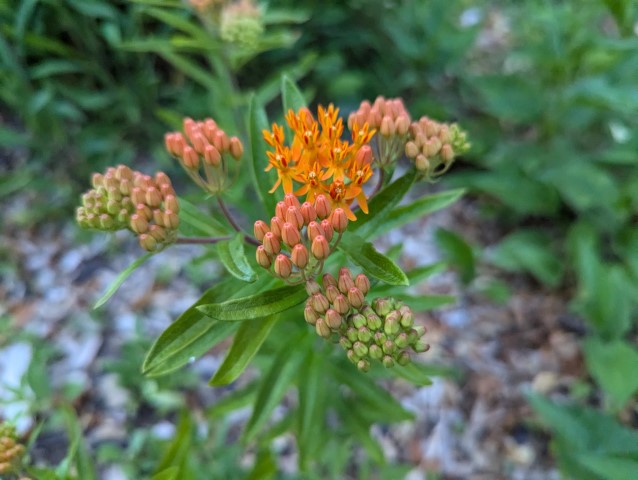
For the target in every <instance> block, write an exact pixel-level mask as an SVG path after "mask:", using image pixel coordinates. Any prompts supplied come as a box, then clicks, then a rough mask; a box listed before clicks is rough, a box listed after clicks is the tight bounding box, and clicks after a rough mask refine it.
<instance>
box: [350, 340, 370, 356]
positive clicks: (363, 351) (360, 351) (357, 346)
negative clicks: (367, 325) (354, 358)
mask: <svg viewBox="0 0 638 480" xmlns="http://www.w3.org/2000/svg"><path fill="white" fill-rule="evenodd" d="M352 349H353V350H354V353H356V354H357V355H358V356H359V357H365V356H366V355H367V354H368V347H367V346H366V345H365V344H364V343H363V342H354V345H353V346H352Z"/></svg>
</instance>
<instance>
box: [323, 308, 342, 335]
mask: <svg viewBox="0 0 638 480" xmlns="http://www.w3.org/2000/svg"><path fill="white" fill-rule="evenodd" d="M326 325H328V326H329V327H330V328H331V329H332V330H337V329H338V328H339V327H340V326H341V315H339V312H337V311H336V310H334V309H332V308H329V309H328V311H326Z"/></svg>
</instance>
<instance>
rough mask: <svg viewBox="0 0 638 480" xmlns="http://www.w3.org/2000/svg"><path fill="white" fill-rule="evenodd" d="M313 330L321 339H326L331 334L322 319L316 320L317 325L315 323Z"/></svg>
mask: <svg viewBox="0 0 638 480" xmlns="http://www.w3.org/2000/svg"><path fill="white" fill-rule="evenodd" d="M315 330H316V331H317V335H319V336H320V337H323V338H328V337H329V336H330V335H331V334H332V332H331V331H330V327H329V326H328V325H327V324H326V321H325V320H324V319H323V318H319V319H317V323H315Z"/></svg>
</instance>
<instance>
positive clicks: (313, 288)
mask: <svg viewBox="0 0 638 480" xmlns="http://www.w3.org/2000/svg"><path fill="white" fill-rule="evenodd" d="M320 292H321V286H320V285H319V284H318V283H317V282H316V281H315V280H312V279H311V280H308V281H307V282H306V293H307V294H308V296H310V295H314V294H315V293H320Z"/></svg>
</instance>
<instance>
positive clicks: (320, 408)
mask: <svg viewBox="0 0 638 480" xmlns="http://www.w3.org/2000/svg"><path fill="white" fill-rule="evenodd" d="M324 382H325V380H324V375H323V371H322V364H321V361H320V358H319V356H318V355H317V354H316V353H315V352H314V351H313V350H310V351H309V352H308V356H307V358H306V360H305V361H304V363H303V366H302V369H301V372H300V375H299V383H298V389H299V409H298V411H297V413H298V418H299V426H298V428H299V431H298V435H297V445H298V448H299V457H300V460H299V464H300V467H301V469H302V470H304V469H305V466H307V464H308V461H309V460H310V459H311V458H313V457H314V455H315V452H317V451H318V450H319V449H320V447H321V444H320V442H319V441H320V439H321V435H320V432H322V431H324V425H323V416H322V413H323V412H325V408H324V400H323V399H324V398H325V395H326V393H327V392H326V391H325V388H324V387H325V383H324Z"/></svg>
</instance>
